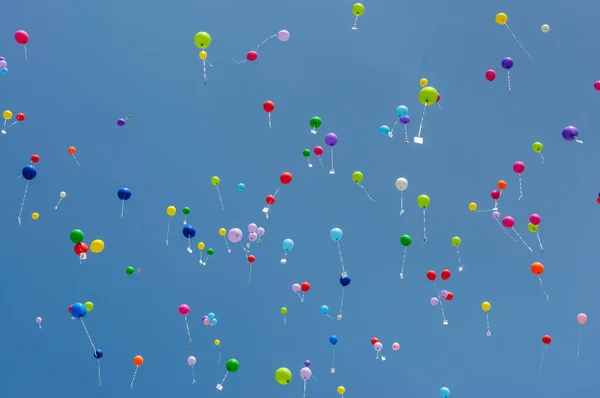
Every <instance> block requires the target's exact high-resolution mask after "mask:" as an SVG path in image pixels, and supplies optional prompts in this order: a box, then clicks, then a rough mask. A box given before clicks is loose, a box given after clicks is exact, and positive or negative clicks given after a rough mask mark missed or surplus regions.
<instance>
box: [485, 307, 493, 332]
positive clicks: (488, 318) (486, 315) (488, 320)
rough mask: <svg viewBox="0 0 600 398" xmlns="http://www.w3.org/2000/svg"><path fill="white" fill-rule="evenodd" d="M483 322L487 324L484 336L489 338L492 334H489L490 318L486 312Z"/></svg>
mask: <svg viewBox="0 0 600 398" xmlns="http://www.w3.org/2000/svg"><path fill="white" fill-rule="evenodd" d="M485 322H486V323H487V333H486V336H491V335H492V332H490V316H489V314H488V313H487V312H486V313H485Z"/></svg>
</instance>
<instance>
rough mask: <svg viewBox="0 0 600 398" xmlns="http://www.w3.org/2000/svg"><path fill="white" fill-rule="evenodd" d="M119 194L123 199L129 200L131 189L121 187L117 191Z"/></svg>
mask: <svg viewBox="0 0 600 398" xmlns="http://www.w3.org/2000/svg"><path fill="white" fill-rule="evenodd" d="M117 196H118V197H119V199H121V200H129V198H131V190H130V189H129V188H126V187H122V188H119V190H118V191H117Z"/></svg>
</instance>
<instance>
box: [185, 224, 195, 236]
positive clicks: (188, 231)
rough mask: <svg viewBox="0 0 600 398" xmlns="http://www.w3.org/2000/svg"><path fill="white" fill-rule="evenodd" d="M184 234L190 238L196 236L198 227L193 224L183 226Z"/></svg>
mask: <svg viewBox="0 0 600 398" xmlns="http://www.w3.org/2000/svg"><path fill="white" fill-rule="evenodd" d="M183 236H185V237H186V238H188V239H192V238H193V237H194V236H196V228H194V227H192V226H191V225H186V226H185V227H183Z"/></svg>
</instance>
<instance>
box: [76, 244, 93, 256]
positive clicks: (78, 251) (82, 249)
mask: <svg viewBox="0 0 600 398" xmlns="http://www.w3.org/2000/svg"><path fill="white" fill-rule="evenodd" d="M73 250H74V251H75V254H77V255H78V256H81V253H87V252H88V250H89V248H88V245H86V244H85V243H83V242H79V243H77V244H76V245H75V247H73Z"/></svg>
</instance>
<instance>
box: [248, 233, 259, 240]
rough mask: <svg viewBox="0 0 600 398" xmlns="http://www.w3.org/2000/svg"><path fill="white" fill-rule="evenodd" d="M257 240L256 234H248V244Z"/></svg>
mask: <svg viewBox="0 0 600 398" xmlns="http://www.w3.org/2000/svg"><path fill="white" fill-rule="evenodd" d="M257 239H258V234H257V233H256V232H250V233H249V234H248V240H249V241H250V242H255V241H256V240H257Z"/></svg>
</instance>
